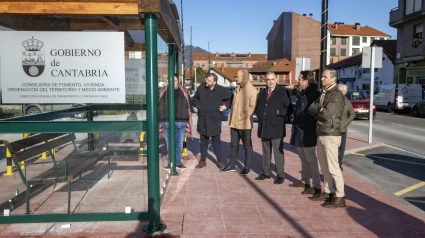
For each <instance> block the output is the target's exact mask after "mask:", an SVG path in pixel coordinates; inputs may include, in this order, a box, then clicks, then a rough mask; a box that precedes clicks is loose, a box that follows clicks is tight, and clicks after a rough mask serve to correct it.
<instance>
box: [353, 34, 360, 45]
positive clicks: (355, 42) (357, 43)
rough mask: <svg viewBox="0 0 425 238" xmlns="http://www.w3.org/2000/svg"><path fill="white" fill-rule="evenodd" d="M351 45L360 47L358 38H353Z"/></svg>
mask: <svg viewBox="0 0 425 238" xmlns="http://www.w3.org/2000/svg"><path fill="white" fill-rule="evenodd" d="M353 45H360V37H358V36H353Z"/></svg>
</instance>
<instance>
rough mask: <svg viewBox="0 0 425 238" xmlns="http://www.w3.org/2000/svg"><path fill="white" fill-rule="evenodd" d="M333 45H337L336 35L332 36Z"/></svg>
mask: <svg viewBox="0 0 425 238" xmlns="http://www.w3.org/2000/svg"><path fill="white" fill-rule="evenodd" d="M331 45H336V38H335V37H331Z"/></svg>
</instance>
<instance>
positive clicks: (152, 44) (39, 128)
mask: <svg viewBox="0 0 425 238" xmlns="http://www.w3.org/2000/svg"><path fill="white" fill-rule="evenodd" d="M142 17H143V18H144V20H145V43H146V92H147V95H146V101H147V104H146V105H140V104H139V105H137V104H135V105H131V104H110V105H102V104H100V105H88V106H83V107H76V108H72V109H68V110H62V111H57V112H53V113H41V114H38V115H31V116H24V117H16V118H9V119H5V120H0V131H1V132H2V133H55V132H56V133H95V132H97V133H114V132H141V131H147V138H148V139H147V140H148V141H149V142H150V143H147V148H148V151H147V155H148V165H147V166H148V212H134V213H129V214H126V213H77V214H42V215H41V214H40V215H39V214H32V215H14V216H8V217H4V216H0V224H12V223H44V222H84V221H129V220H139V221H149V224H147V225H146V226H144V227H143V230H144V231H146V232H149V233H155V232H158V231H164V229H166V226H165V225H164V224H162V223H161V220H160V202H161V197H160V186H159V184H160V178H159V147H158V145H159V135H158V55H157V52H158V50H157V37H158V22H157V15H156V14H155V13H148V14H144V15H143V16H142ZM174 46H175V45H170V46H169V47H170V48H169V51H170V52H171V53H172V57H170V56H169V59H170V58H171V62H169V66H168V67H169V69H168V72H169V82H172V81H173V75H174V73H175V72H178V68H177V67H178V59H176V52H175V50H174ZM171 47H173V49H171ZM169 85H170V86H172V85H173V83H170V84H169ZM171 91H174V90H171ZM171 99H172V100H173V101H172V104H170V105H174V97H171ZM171 108H172V107H171ZM144 109H146V112H147V118H146V121H91V117H92V116H91V115H90V114H91V112H93V111H101V110H144ZM84 112H88V114H89V118H88V121H78V122H63V121H49V120H55V119H59V118H63V117H70V116H73V115H75V114H79V113H84ZM173 113H174V111H173ZM174 119H175V118H174ZM174 119H173V120H170V122H174V121H175V120H174ZM171 124H173V125H174V123H171ZM170 129H171V128H170ZM171 131H174V130H171ZM171 138H173V137H171ZM89 139H90V136H89ZM89 141H91V140H89ZM172 151H174V153H175V141H174V150H172ZM174 164H175V157H174ZM174 168H175V167H174Z"/></svg>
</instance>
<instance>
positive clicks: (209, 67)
mask: <svg viewBox="0 0 425 238" xmlns="http://www.w3.org/2000/svg"><path fill="white" fill-rule="evenodd" d="M211 42H214V41H212V40H211V41H208V71H209V70H210V69H211V59H210V55H211V52H210V43H211Z"/></svg>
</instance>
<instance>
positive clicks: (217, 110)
mask: <svg viewBox="0 0 425 238" xmlns="http://www.w3.org/2000/svg"><path fill="white" fill-rule="evenodd" d="M217 79H218V77H217V75H216V74H214V73H210V74H208V75H207V78H206V80H205V83H203V84H201V85H200V86H199V87H198V89H197V90H196V93H195V96H194V101H195V106H196V107H197V108H198V128H197V130H198V132H199V134H200V137H201V138H200V139H201V143H200V146H201V160H200V161H199V163H198V165H197V166H196V168H198V169H201V168H203V167H205V166H207V162H206V159H207V153H208V152H207V151H208V144H209V141H210V138H211V140H212V144H213V147H214V152H215V156H216V158H217V167H218V168H219V169H223V168H224V164H223V152H222V148H221V140H220V134H221V118H222V112H223V111H224V110H226V109H227V108H228V107H229V102H228V101H227V102H224V101H225V100H228V99H229V98H230V97H231V94H230V93H229V91H227V89H225V88H224V87H222V86H220V85H218V84H217Z"/></svg>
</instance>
